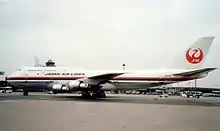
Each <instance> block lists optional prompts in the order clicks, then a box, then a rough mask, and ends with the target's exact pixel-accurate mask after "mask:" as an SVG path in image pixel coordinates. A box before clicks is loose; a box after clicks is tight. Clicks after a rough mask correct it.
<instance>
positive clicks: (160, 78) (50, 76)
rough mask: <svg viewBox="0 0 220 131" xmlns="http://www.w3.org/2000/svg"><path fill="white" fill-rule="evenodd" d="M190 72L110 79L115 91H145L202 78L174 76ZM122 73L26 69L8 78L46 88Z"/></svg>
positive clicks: (129, 74) (157, 72)
mask: <svg viewBox="0 0 220 131" xmlns="http://www.w3.org/2000/svg"><path fill="white" fill-rule="evenodd" d="M185 71H190V70H184V69H183V70H176V69H175V70H164V69H162V70H148V71H147V70H145V71H126V72H125V73H124V74H122V75H119V76H117V77H114V78H112V79H110V80H109V81H110V82H111V83H112V84H113V85H114V86H115V89H125V90H129V89H143V88H149V87H155V86H161V85H165V84H171V83H176V82H181V81H188V80H192V79H198V78H201V77H200V76H196V77H195V76H174V75H173V74H176V73H181V72H185ZM112 72H122V71H98V70H96V71H95V70H91V71H86V70H75V71H74V70H71V69H67V68H60V67H26V68H23V69H20V70H18V71H17V72H15V73H14V74H12V75H11V76H8V77H7V81H8V83H10V84H11V85H13V86H17V87H24V86H28V87H36V88H38V87H42V88H44V87H46V86H48V85H49V84H51V83H63V84H65V83H66V82H67V81H71V80H77V79H81V78H87V77H90V76H94V75H97V74H105V73H112ZM104 90H110V89H104Z"/></svg>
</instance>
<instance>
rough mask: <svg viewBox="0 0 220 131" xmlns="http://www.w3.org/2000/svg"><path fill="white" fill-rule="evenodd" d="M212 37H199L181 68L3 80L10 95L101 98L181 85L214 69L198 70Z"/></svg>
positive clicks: (40, 70)
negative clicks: (40, 91)
mask: <svg viewBox="0 0 220 131" xmlns="http://www.w3.org/2000/svg"><path fill="white" fill-rule="evenodd" d="M213 40H214V36H211V37H200V38H198V39H197V40H196V41H195V43H193V44H192V45H191V46H190V47H189V48H187V49H186V50H185V51H184V52H182V53H183V55H180V57H178V58H177V59H176V61H174V62H175V63H176V64H180V65H181V67H176V68H175V67H174V68H171V69H159V70H134V71H127V70H126V71H125V70H123V71H111V70H109V71H105V70H71V69H68V68H65V67H24V68H20V69H18V70H17V71H16V72H15V73H13V74H12V75H10V76H8V77H6V81H7V82H8V83H9V84H10V85H11V86H12V88H13V91H15V90H16V89H23V95H24V96H27V95H28V91H29V90H30V89H33V88H40V87H41V88H46V89H48V90H51V91H52V92H53V93H54V94H56V93H72V92H74V91H80V92H81V94H82V96H83V97H89V98H90V97H94V98H103V97H106V94H105V91H111V90H117V89H119V90H120V89H122V90H132V89H146V88H151V87H156V86H161V85H166V84H172V83H177V82H182V81H189V80H194V79H201V78H204V77H206V76H207V75H208V74H209V72H211V71H213V70H216V69H217V68H209V67H202V65H203V62H204V60H205V58H206V55H207V54H208V51H209V49H210V47H211V45H212V42H213Z"/></svg>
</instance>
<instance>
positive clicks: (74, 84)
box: [68, 80, 89, 89]
mask: <svg viewBox="0 0 220 131" xmlns="http://www.w3.org/2000/svg"><path fill="white" fill-rule="evenodd" d="M68 86H69V88H71V89H73V88H88V87H89V84H87V83H83V82H80V81H77V80H75V81H70V82H69V84H68Z"/></svg>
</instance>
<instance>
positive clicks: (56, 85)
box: [52, 84, 69, 91]
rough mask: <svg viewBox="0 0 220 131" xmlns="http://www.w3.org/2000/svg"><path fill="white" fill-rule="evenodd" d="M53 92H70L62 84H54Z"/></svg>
mask: <svg viewBox="0 0 220 131" xmlns="http://www.w3.org/2000/svg"><path fill="white" fill-rule="evenodd" d="M52 90H56V91H60V90H65V91H66V90H69V88H68V87H66V86H64V85H61V84H53V86H52Z"/></svg>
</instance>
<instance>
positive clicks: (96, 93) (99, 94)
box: [92, 91, 106, 98]
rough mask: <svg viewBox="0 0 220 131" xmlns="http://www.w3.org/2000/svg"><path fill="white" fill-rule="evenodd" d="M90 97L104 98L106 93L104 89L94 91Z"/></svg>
mask: <svg viewBox="0 0 220 131" xmlns="http://www.w3.org/2000/svg"><path fill="white" fill-rule="evenodd" d="M92 97H98V98H105V97H106V94H105V92H104V91H99V92H94V93H92Z"/></svg>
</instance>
